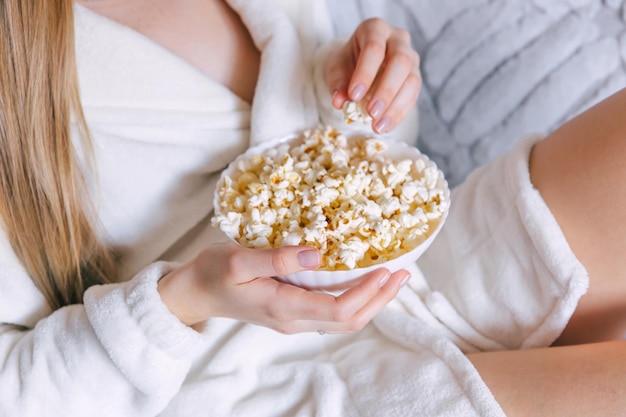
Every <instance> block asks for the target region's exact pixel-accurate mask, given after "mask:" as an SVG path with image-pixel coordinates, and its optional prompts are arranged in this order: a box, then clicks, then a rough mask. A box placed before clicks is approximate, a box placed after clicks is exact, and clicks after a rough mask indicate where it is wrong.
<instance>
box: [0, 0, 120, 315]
mask: <svg viewBox="0 0 626 417" xmlns="http://www.w3.org/2000/svg"><path fill="white" fill-rule="evenodd" d="M0 14H1V15H0V22H1V23H0V24H1V25H2V26H1V27H0V56H1V57H2V63H1V64H2V65H1V67H0V218H1V219H2V221H3V226H4V229H5V231H6V233H7V236H8V238H9V241H10V242H11V245H12V247H13V249H14V251H15V253H16V254H17V256H18V257H19V259H20V261H21V262H22V263H23V265H24V267H25V268H26V270H27V271H28V273H29V274H30V276H31V277H32V279H33V281H34V282H35V284H36V285H37V287H38V288H39V289H40V290H41V291H42V293H43V294H44V296H45V298H46V300H47V301H48V303H49V304H50V305H51V307H52V308H54V309H56V308H59V307H62V306H64V305H68V304H74V303H80V302H82V297H83V293H84V291H85V290H86V289H87V287H89V286H90V285H93V284H96V283H105V282H109V280H110V279H111V278H110V277H112V273H113V269H114V262H113V259H112V255H111V253H110V252H109V250H107V249H106V248H105V247H104V246H103V245H102V244H101V242H100V241H99V240H98V238H97V236H96V234H95V231H94V230H93V227H92V224H91V222H90V218H89V216H88V215H87V213H88V212H89V210H88V208H89V207H90V205H89V203H88V202H87V201H86V200H87V197H86V196H87V192H86V186H85V182H84V178H83V175H82V171H81V168H80V163H79V160H78V158H77V155H76V150H75V149H74V146H73V144H72V140H71V135H70V128H71V117H72V116H74V117H75V119H76V121H77V122H78V123H77V124H78V126H79V129H78V131H79V132H81V135H80V136H81V137H82V138H83V140H84V145H85V149H87V150H89V149H90V147H89V143H90V142H89V136H88V132H87V129H86V123H85V119H84V116H83V113H82V109H81V106H80V101H79V94H78V80H77V74H76V63H75V57H74V53H75V52H74V17H73V0H0Z"/></svg>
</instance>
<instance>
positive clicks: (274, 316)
mask: <svg viewBox="0 0 626 417" xmlns="http://www.w3.org/2000/svg"><path fill="white" fill-rule="evenodd" d="M266 314H267V316H268V317H269V318H270V319H271V320H273V321H276V322H279V323H283V326H284V323H287V322H288V321H289V319H290V318H289V313H287V311H286V310H285V309H284V308H282V307H281V306H280V304H278V303H272V304H270V305H269V306H268V307H267V311H266Z"/></svg>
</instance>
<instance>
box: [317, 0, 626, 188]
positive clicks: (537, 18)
mask: <svg viewBox="0 0 626 417" xmlns="http://www.w3.org/2000/svg"><path fill="white" fill-rule="evenodd" d="M327 4H328V7H329V9H330V11H331V14H332V16H333V20H334V25H335V29H336V31H337V33H339V34H340V35H345V36H347V35H348V34H349V33H351V32H352V31H353V29H354V28H355V27H356V25H357V24H358V22H359V21H361V20H362V19H364V18H367V17H374V16H379V17H383V18H385V19H387V20H388V21H390V22H391V23H393V24H395V25H396V26H400V27H404V28H406V29H408V30H409V31H410V32H411V35H412V38H413V42H414V45H415V47H416V48H417V50H418V51H419V52H420V54H421V57H422V72H423V78H424V88H423V90H422V94H421V97H420V102H419V108H420V136H419V147H420V148H421V149H422V150H424V151H426V152H427V153H429V154H430V155H431V156H432V157H433V158H434V159H435V160H436V161H437V163H438V164H439V165H440V166H441V167H442V168H443V169H444V171H445V172H446V174H447V177H448V179H449V180H450V182H451V183H452V184H458V183H459V182H460V181H462V180H463V179H464V178H465V176H466V175H467V173H468V172H469V171H471V170H472V169H473V168H474V167H476V166H478V165H481V164H483V163H485V162H487V161H489V160H492V159H493V158H494V157H495V156H496V155H499V154H501V153H502V152H503V151H504V150H506V149H509V148H510V147H511V146H512V144H513V143H514V142H515V141H516V140H517V139H518V138H520V137H521V136H523V135H525V134H527V133H532V132H538V133H547V132H549V131H551V130H552V129H554V128H555V127H556V126H558V125H559V124H561V123H563V122H564V121H565V120H567V119H569V118H571V117H572V116H574V115H575V114H577V113H579V112H580V111H581V110H583V109H585V108H587V107H588V106H590V105H592V104H593V103H595V102H597V101H598V100H600V99H602V98H604V97H606V96H608V95H610V94H612V93H613V92H615V91H617V90H618V89H620V88H622V87H624V86H626V71H625V64H624V62H625V60H626V24H625V23H624V22H625V21H626V7H625V6H624V1H623V0H491V1H490V0H341V1H327Z"/></svg>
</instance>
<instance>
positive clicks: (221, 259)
mask: <svg viewBox="0 0 626 417" xmlns="http://www.w3.org/2000/svg"><path fill="white" fill-rule="evenodd" d="M319 263H320V254H319V251H317V250H316V249H314V248H310V247H306V246H287V247H281V248H275V249H246V248H242V247H239V246H235V245H233V244H224V243H221V244H214V245H212V246H210V247H208V248H207V249H205V250H203V251H202V252H201V253H200V254H199V255H198V256H197V257H196V258H195V259H194V260H193V261H191V262H189V263H187V264H185V265H183V266H182V267H181V268H179V269H177V270H175V271H172V272H171V273H169V274H168V275H166V276H165V277H163V278H162V279H161V280H160V281H159V287H158V288H159V293H160V294H161V298H162V299H163V302H164V303H165V304H166V305H167V307H168V308H169V310H170V311H171V312H172V313H173V314H175V315H176V316H177V317H178V318H179V319H180V320H181V321H182V322H183V323H185V324H187V325H189V326H193V325H199V324H201V323H203V322H204V321H206V320H207V319H209V318H211V317H229V318H233V319H237V320H241V321H244V322H248V323H253V324H258V325H261V326H265V327H269V328H271V329H274V330H276V331H278V332H280V333H286V334H292V333H301V332H315V331H324V332H328V333H350V332H355V331H358V330H360V329H362V328H363V327H364V326H365V325H366V324H367V323H369V322H370V320H372V318H374V316H375V315H376V314H378V313H379V312H380V311H381V310H382V309H383V308H384V307H385V305H387V303H389V301H391V300H392V299H393V297H395V295H396V294H397V293H398V291H399V289H400V287H401V286H402V285H403V284H404V283H406V281H407V279H408V277H409V276H410V275H409V272H408V271H406V270H400V271H396V272H394V273H390V272H389V271H387V270H386V269H383V268H381V269H377V270H375V271H373V272H371V273H369V274H366V275H364V276H363V277H362V278H361V279H359V280H358V282H357V283H356V284H355V285H353V286H352V287H350V288H348V289H347V290H345V291H344V292H343V293H342V294H341V295H338V296H333V295H331V294H328V293H323V292H316V291H310V290H306V289H303V288H300V287H297V286H295V285H291V284H287V283H283V282H280V281H278V280H276V279H275V278H272V277H275V276H279V275H287V274H290V273H294V272H297V271H302V270H313V269H316V268H317V267H318V266H319Z"/></svg>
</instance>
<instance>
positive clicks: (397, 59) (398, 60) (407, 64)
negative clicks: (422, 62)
mask: <svg viewBox="0 0 626 417" xmlns="http://www.w3.org/2000/svg"><path fill="white" fill-rule="evenodd" d="M393 61H394V63H395V64H396V65H400V66H401V67H403V68H404V69H406V70H407V71H410V70H411V69H412V68H413V66H414V65H415V64H414V63H413V57H412V56H411V53H410V52H405V51H400V52H398V53H396V54H395V55H394V57H393Z"/></svg>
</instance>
